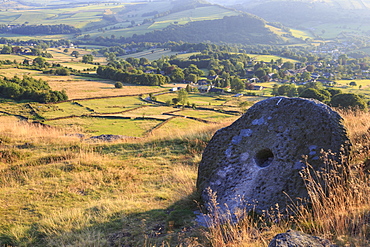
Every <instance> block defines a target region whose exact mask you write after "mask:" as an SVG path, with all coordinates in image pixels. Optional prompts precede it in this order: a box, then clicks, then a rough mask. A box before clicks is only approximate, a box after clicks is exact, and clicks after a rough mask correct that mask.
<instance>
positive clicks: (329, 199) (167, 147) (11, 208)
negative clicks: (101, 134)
mask: <svg viewBox="0 0 370 247" xmlns="http://www.w3.org/2000/svg"><path fill="white" fill-rule="evenodd" d="M368 114H369V113H366V112H342V115H343V116H344V118H345V125H346V127H347V128H348V133H349V134H350V137H351V140H352V142H353V143H357V144H361V146H358V147H357V146H356V145H355V146H354V157H353V158H352V159H351V160H350V161H349V162H350V163H349V169H344V171H345V173H343V169H341V167H339V169H337V170H332V172H330V173H315V174H314V173H312V172H308V171H307V172H306V173H303V177H304V178H305V179H306V181H307V188H308V190H309V193H310V195H311V198H312V204H311V205H312V206H311V207H308V206H305V205H293V206H292V207H293V208H294V209H295V210H296V215H295V217H290V218H289V217H288V218H287V217H285V216H284V215H283V214H281V213H280V212H279V208H275V209H272V210H271V211H270V212H265V213H264V214H262V215H255V214H249V215H248V214H246V212H243V211H240V212H237V214H236V217H237V218H238V219H240V220H239V221H238V223H234V221H233V220H232V218H231V216H230V214H229V215H228V214H226V215H222V214H221V213H220V212H218V211H217V201H216V198H215V201H214V207H213V208H214V209H213V211H210V212H209V220H208V224H209V228H208V229H204V230H200V229H199V228H190V229H191V230H190V231H189V232H187V231H186V232H182V231H181V229H178V232H174V233H171V232H168V233H166V232H165V234H162V235H160V236H161V237H150V236H151V234H152V232H153V229H154V228H156V227H157V225H161V226H163V227H165V228H166V224H167V223H168V222H166V219H167V218H166V217H168V213H167V211H169V212H171V211H172V210H176V209H178V208H180V209H181V210H183V209H184V208H186V209H188V208H189V207H190V208H191V206H189V205H191V204H192V202H191V201H192V200H193V199H195V197H194V196H195V181H196V176H197V164H198V163H199V161H200V159H201V153H202V151H203V149H204V148H205V146H206V144H207V141H208V140H209V139H210V138H211V136H212V135H213V133H214V132H215V131H216V130H217V129H219V128H222V127H225V126H227V125H229V124H230V122H229V123H222V124H214V125H208V126H201V125H199V126H196V125H195V126H193V127H192V128H188V129H187V130H186V131H183V130H178V131H171V132H167V131H166V130H165V129H162V130H161V129H158V130H157V131H156V132H155V133H154V134H153V135H152V136H150V137H149V138H148V139H146V140H143V139H136V140H130V141H128V140H126V141H124V142H115V143H84V142H81V141H80V140H79V139H78V138H76V137H74V136H71V135H70V134H71V133H76V132H77V133H79V132H78V130H76V131H73V130H72V131H71V132H69V131H67V130H61V129H57V128H45V127H42V126H40V125H34V124H30V123H27V122H20V121H18V120H17V119H16V118H14V117H5V116H1V117H0V123H1V124H0V140H1V143H0V148H1V162H0V203H1V205H2V207H1V208H0V222H1V224H0V226H1V227H0V245H1V244H3V245H13V246H14V245H15V246H109V245H113V246H114V244H116V245H124V244H127V245H132V246H209V245H211V246H215V247H218V246H266V245H267V244H268V242H269V241H270V240H271V238H272V237H273V236H274V235H276V234H278V233H281V232H284V231H286V230H287V229H289V228H293V229H298V230H302V231H304V232H306V233H311V234H314V235H317V236H321V237H325V238H328V239H330V240H332V241H333V242H336V243H338V244H340V245H341V246H345V245H347V246H369V239H370V227H369V224H368V222H369V218H370V206H369V205H370V201H369V200H370V199H369V198H370V193H369V192H370V189H369V188H370V187H369V174H368V167H366V164H365V165H364V162H363V161H364V159H365V158H368V157H369V156H370V153H369V151H368V149H367V148H366V146H365V144H366V143H368V142H367V140H368V139H369V133H368V128H369V127H370V126H369V123H368V121H367V119H369V118H368V117H369V115H368ZM344 160H346V157H344ZM344 164H345V163H344ZM330 165H332V166H336V165H337V164H330ZM366 169H367V170H366ZM313 175H315V176H316V177H315V176H313ZM317 177H318V178H320V179H321V181H323V183H324V184H325V185H326V187H325V190H324V188H323V187H321V186H322V183H317V182H316V181H317V180H316V178H317ZM343 178H345V179H343ZM173 205H176V206H173ZM169 208H171V210H168V209H169ZM192 210H194V209H193V208H192ZM233 217H234V216H233ZM122 232H124V233H127V232H129V233H130V235H127V234H126V235H124V236H121V237H120V238H118V239H116V240H114V241H113V240H112V236H113V235H114V234H118V235H119V234H121V233H122ZM189 234H190V236H189ZM196 234H198V235H196ZM195 236H197V237H195ZM203 237H204V238H206V239H208V240H207V241H205V240H203ZM175 239H176V240H175ZM112 241H113V242H112Z"/></svg>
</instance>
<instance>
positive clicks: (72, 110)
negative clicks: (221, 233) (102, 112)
mask: <svg viewBox="0 0 370 247" xmlns="http://www.w3.org/2000/svg"><path fill="white" fill-rule="evenodd" d="M33 107H34V109H36V111H37V113H38V114H39V115H40V116H42V117H44V118H45V119H51V118H59V117H67V116H72V115H74V116H81V115H86V114H91V111H89V110H87V109H86V107H83V106H80V105H78V104H76V103H74V102H65V103H58V104H48V105H44V104H39V105H34V106H33Z"/></svg>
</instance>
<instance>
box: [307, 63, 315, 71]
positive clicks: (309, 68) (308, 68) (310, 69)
mask: <svg viewBox="0 0 370 247" xmlns="http://www.w3.org/2000/svg"><path fill="white" fill-rule="evenodd" d="M306 70H307V71H308V72H311V73H312V72H314V70H315V67H314V66H313V65H307V67H306Z"/></svg>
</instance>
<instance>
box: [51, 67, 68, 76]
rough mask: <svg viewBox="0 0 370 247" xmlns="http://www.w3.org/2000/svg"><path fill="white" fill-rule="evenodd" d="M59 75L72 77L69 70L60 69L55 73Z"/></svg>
mask: <svg viewBox="0 0 370 247" xmlns="http://www.w3.org/2000/svg"><path fill="white" fill-rule="evenodd" d="M55 74H57V75H70V74H71V73H70V71H69V70H68V69H67V68H59V69H57V70H56V71H55Z"/></svg>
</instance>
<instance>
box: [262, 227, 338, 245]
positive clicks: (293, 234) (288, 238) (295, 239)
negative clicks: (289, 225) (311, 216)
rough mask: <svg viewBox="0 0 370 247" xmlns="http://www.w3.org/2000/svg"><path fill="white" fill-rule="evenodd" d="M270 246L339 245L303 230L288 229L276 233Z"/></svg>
mask: <svg viewBox="0 0 370 247" xmlns="http://www.w3.org/2000/svg"><path fill="white" fill-rule="evenodd" d="M268 247H338V246H337V245H335V244H332V243H331V242H330V241H329V240H326V239H322V238H319V237H314V236H311V235H308V234H305V233H302V232H298V231H293V230H288V231H287V232H286V233H281V234H278V235H276V236H275V237H274V238H273V239H272V240H271V242H270V244H269V245H268Z"/></svg>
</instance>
